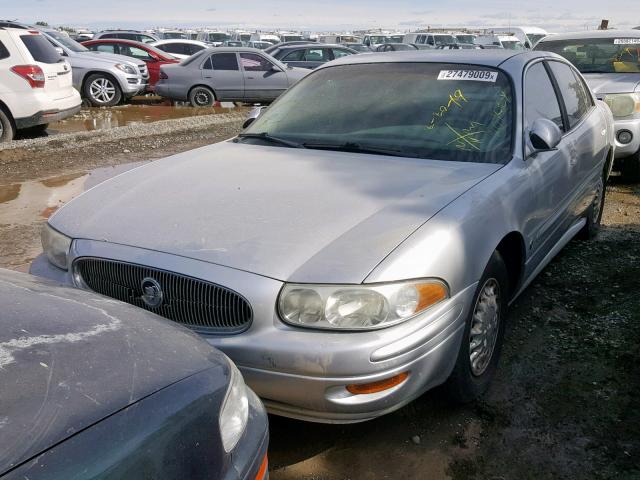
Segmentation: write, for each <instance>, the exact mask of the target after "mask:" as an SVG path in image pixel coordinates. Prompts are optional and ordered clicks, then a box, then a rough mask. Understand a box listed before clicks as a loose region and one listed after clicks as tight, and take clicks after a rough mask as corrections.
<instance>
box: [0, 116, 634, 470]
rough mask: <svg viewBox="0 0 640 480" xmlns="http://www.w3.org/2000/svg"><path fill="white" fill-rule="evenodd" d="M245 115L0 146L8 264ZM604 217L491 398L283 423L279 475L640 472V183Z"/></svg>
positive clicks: (274, 425) (0, 242) (512, 351)
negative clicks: (75, 201) (368, 416)
mask: <svg viewBox="0 0 640 480" xmlns="http://www.w3.org/2000/svg"><path fill="white" fill-rule="evenodd" d="M242 119H243V115H242V114H224V115H213V116H206V117H197V118H188V119H179V120H168V121H162V122H156V123H153V124H147V125H136V126H130V127H122V128H118V129H114V130H110V131H105V132H86V133H80V134H71V135H67V134H64V135H57V136H55V137H51V138H40V139H35V140H24V141H19V142H14V143H13V144H9V145H6V146H2V147H0V266H2V267H12V268H22V269H24V268H25V267H26V265H27V264H28V262H29V261H30V260H31V259H32V258H33V257H34V256H35V255H36V254H37V253H38V252H39V250H40V247H39V238H38V237H39V234H38V232H39V227H40V225H41V224H42V222H43V221H44V219H45V218H46V217H47V216H48V215H50V214H51V213H52V212H53V211H55V209H56V208H58V206H59V205H61V204H63V203H64V202H65V201H68V200H69V198H70V197H72V196H74V195H75V194H77V193H79V192H80V191H82V190H83V189H84V188H87V187H88V186H90V185H91V184H92V182H93V183H95V182H96V181H99V180H101V179H104V178H106V177H108V176H111V175H113V174H115V173H117V172H119V171H121V167H115V166H117V165H120V164H129V163H131V162H141V161H149V160H154V159H157V158H160V157H163V156H166V155H169V154H172V153H177V152H180V151H184V150H188V149H191V148H195V147H199V146H202V145H206V144H209V143H212V142H215V141H220V140H223V139H225V138H228V137H231V136H233V135H234V134H236V133H237V132H238V131H239V128H240V124H241V123H242ZM99 167H100V170H99V173H100V174H99V175H97V174H96V175H94V176H91V175H87V172H89V171H91V170H92V169H96V168H99ZM105 167H108V168H105ZM124 168H128V167H124ZM38 192H43V193H38ZM52 192H53V193H52ZM21 195H24V197H22V196H21ZM29 195H31V197H30V196H29ZM30 198H33V199H34V200H33V201H30V200H29V199H30ZM21 199H22V200H24V199H26V200H24V201H22V202H21ZM12 202H13V203H12ZM3 206H5V208H4V209H3V208H2V207H3ZM603 222H604V225H605V226H604V228H603V231H602V234H601V236H600V237H599V239H598V240H596V241H592V242H579V241H573V242H571V243H570V245H569V246H568V247H567V248H566V249H564V250H563V252H562V253H561V254H560V255H559V256H558V257H557V258H556V259H555V260H554V261H553V262H552V264H551V265H549V267H547V268H546V269H545V270H544V271H543V273H542V274H541V275H540V276H539V277H538V279H537V280H536V281H535V282H534V283H533V285H532V286H531V287H530V288H528V289H527V290H526V291H525V293H524V294H523V295H522V296H521V297H520V298H519V300H518V301H517V303H516V305H514V307H513V309H512V310H511V315H510V323H509V324H508V326H507V333H506V339H505V342H506V344H505V348H504V350H503V357H502V360H501V365H500V368H499V372H498V376H497V378H496V380H495V382H494V384H493V386H492V388H491V389H490V391H489V392H488V394H487V395H486V396H485V397H484V398H483V399H482V401H480V402H477V403H475V404H472V405H468V406H464V407H460V406H453V405H451V404H450V403H449V402H448V400H447V399H446V397H445V396H444V394H443V393H442V392H441V391H440V390H437V389H436V390H435V391H432V392H429V393H427V394H426V395H424V396H423V397H422V398H420V399H418V400H417V401H415V402H413V403H412V404H410V405H408V406H407V407H405V408H403V409H401V410H400V411H398V412H395V413H393V414H391V415H387V416H385V417H383V418H380V419H378V420H375V421H371V422H367V423H364V424H356V425H347V426H332V425H318V424H309V423H303V422H297V421H293V420H288V419H283V418H277V417H271V419H270V420H271V448H270V453H269V455H270V461H271V478H272V479H274V480H280V479H374V478H389V479H399V478H434V479H440V478H451V479H514V480H525V479H555V478H558V479H560V478H580V479H582V478H584V479H592V478H593V479H635V478H638V479H640V467H639V466H640V440H639V439H640V411H639V410H638V408H637V407H638V400H637V399H638V394H639V393H640V374H639V373H638V369H637V364H638V360H639V359H640V347H639V344H638V339H639V338H640V296H639V295H638V294H637V292H638V291H640V235H639V234H640V187H639V186H637V185H635V186H631V185H623V184H620V183H619V182H616V181H615V179H614V181H613V182H612V185H610V186H609V188H608V201H607V205H606V209H605V215H604V220H603Z"/></svg>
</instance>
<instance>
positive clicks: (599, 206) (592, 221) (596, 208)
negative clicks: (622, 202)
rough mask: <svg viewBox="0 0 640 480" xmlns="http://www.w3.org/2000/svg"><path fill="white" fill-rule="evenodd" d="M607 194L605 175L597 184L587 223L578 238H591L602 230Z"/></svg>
mask: <svg viewBox="0 0 640 480" xmlns="http://www.w3.org/2000/svg"><path fill="white" fill-rule="evenodd" d="M606 194H607V186H606V185H605V181H604V175H603V176H602V177H601V178H600V180H599V181H598V184H597V185H596V194H595V196H594V197H593V201H592V202H591V205H589V209H588V210H587V218H586V220H587V223H586V224H585V226H584V227H582V230H580V231H579V232H578V238H580V239H582V240H591V239H593V238H596V237H597V236H598V233H599V232H600V223H601V222H602V212H603V211H604V202H605V196H606Z"/></svg>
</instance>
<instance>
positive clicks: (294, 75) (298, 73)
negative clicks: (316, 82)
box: [286, 67, 311, 84]
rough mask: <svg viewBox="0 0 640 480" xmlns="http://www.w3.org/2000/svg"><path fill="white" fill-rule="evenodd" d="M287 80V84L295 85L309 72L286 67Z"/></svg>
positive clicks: (298, 68) (306, 69) (303, 69)
mask: <svg viewBox="0 0 640 480" xmlns="http://www.w3.org/2000/svg"><path fill="white" fill-rule="evenodd" d="M286 72H287V78H288V79H289V83H290V84H292V83H295V82H297V81H298V80H302V79H303V78H304V77H306V76H307V75H309V74H310V73H311V70H309V69H308V68H300V67H287V70H286Z"/></svg>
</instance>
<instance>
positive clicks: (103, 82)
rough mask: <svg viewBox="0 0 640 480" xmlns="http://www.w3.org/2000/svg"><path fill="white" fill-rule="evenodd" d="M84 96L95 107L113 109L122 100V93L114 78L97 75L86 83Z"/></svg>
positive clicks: (90, 77)
mask: <svg viewBox="0 0 640 480" xmlns="http://www.w3.org/2000/svg"><path fill="white" fill-rule="evenodd" d="M84 96H85V97H86V98H87V99H88V100H89V102H90V103H91V104H92V105H93V106H94V107H113V106H115V105H118V104H119V103H120V101H121V100H122V91H121V90H120V85H118V82H116V81H115V80H114V79H113V77H111V76H109V75H105V74H101V73H95V74H93V75H90V76H89V78H87V81H86V82H85V83H84Z"/></svg>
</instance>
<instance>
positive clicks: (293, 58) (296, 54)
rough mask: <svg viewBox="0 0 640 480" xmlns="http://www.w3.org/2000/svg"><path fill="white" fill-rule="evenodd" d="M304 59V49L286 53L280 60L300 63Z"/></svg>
mask: <svg viewBox="0 0 640 480" xmlns="http://www.w3.org/2000/svg"><path fill="white" fill-rule="evenodd" d="M303 57H304V48H301V49H300V50H294V51H293V52H289V53H287V54H286V55H285V56H284V58H283V59H282V61H283V62H300V61H302V59H303Z"/></svg>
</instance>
